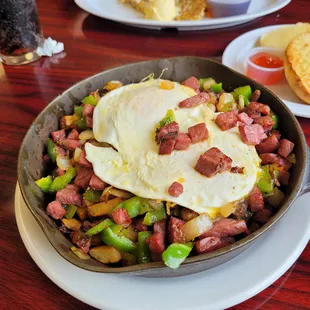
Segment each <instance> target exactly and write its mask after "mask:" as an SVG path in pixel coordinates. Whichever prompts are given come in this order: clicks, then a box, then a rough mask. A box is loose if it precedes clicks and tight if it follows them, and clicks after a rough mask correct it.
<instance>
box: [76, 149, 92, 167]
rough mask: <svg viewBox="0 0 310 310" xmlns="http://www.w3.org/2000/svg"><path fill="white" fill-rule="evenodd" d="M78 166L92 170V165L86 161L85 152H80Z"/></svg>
mask: <svg viewBox="0 0 310 310" xmlns="http://www.w3.org/2000/svg"><path fill="white" fill-rule="evenodd" d="M79 164H80V165H81V166H83V167H86V168H92V167H93V165H92V163H91V162H89V161H88V160H87V159H86V152H85V150H83V151H82V152H81V155H80V157H79Z"/></svg>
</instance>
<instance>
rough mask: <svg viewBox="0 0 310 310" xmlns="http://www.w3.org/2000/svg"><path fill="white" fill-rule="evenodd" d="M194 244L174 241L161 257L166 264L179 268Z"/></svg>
mask: <svg viewBox="0 0 310 310" xmlns="http://www.w3.org/2000/svg"><path fill="white" fill-rule="evenodd" d="M193 246H194V244H193V243H192V242H188V243H185V244H182V243H172V244H170V245H169V246H168V248H167V249H166V250H165V251H164V252H163V253H162V255H161V257H162V259H163V261H164V263H165V265H166V266H168V267H170V268H172V269H177V268H178V267H179V266H180V265H181V264H182V263H183V262H184V260H185V259H186V257H187V256H188V255H189V254H190V252H191V250H192V248H193Z"/></svg>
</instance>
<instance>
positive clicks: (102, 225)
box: [85, 219, 114, 236]
mask: <svg viewBox="0 0 310 310" xmlns="http://www.w3.org/2000/svg"><path fill="white" fill-rule="evenodd" d="M113 224H114V223H113V222H112V221H111V220H110V219H105V220H104V221H102V222H100V223H99V224H97V225H96V226H94V227H92V228H90V229H88V230H87V232H86V233H85V235H86V236H93V235H96V234H99V233H100V232H102V231H103V230H104V229H106V228H107V227H109V226H111V225H113Z"/></svg>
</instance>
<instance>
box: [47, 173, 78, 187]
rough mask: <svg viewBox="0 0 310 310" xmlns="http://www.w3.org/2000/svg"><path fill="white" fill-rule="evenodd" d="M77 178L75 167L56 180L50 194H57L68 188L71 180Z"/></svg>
mask: <svg viewBox="0 0 310 310" xmlns="http://www.w3.org/2000/svg"><path fill="white" fill-rule="evenodd" d="M75 176H76V170H75V168H73V167H70V168H69V169H68V170H67V171H66V173H65V174H63V175H60V176H59V177H57V178H55V179H54V180H53V182H52V184H51V186H50V188H49V190H48V191H49V192H50V193H55V192H57V191H59V190H61V189H63V188H64V187H66V186H67V185H68V184H69V183H70V182H71V180H72V179H73V178H74V177H75Z"/></svg>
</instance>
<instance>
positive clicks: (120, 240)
mask: <svg viewBox="0 0 310 310" xmlns="http://www.w3.org/2000/svg"><path fill="white" fill-rule="evenodd" d="M116 226H120V225H115V224H113V225H111V226H109V227H107V228H105V229H104V230H103V231H102V232H101V240H102V241H103V242H104V243H105V244H107V245H111V246H113V247H115V248H116V249H117V250H119V251H121V252H129V253H130V252H133V251H135V250H136V248H137V245H136V244H135V243H134V242H132V241H131V240H130V239H128V238H126V237H125V236H122V235H121V231H120V229H119V228H118V227H116ZM121 228H122V227H121ZM117 231H118V233H117Z"/></svg>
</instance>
